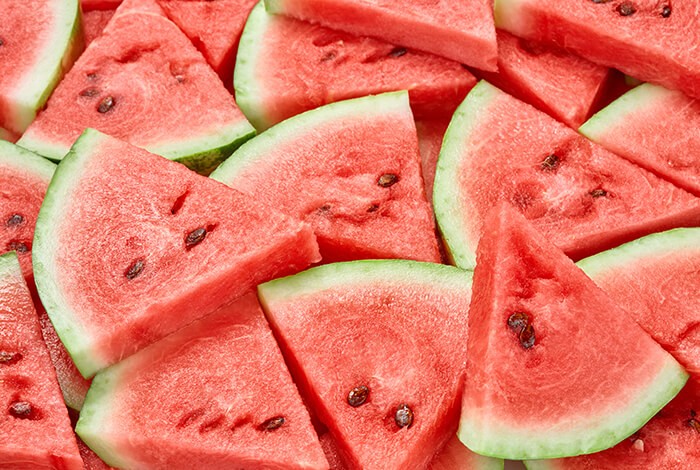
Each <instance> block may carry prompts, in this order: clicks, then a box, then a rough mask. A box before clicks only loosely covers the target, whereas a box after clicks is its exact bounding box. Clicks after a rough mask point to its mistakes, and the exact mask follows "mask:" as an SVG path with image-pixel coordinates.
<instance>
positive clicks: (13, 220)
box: [5, 214, 24, 227]
mask: <svg viewBox="0 0 700 470" xmlns="http://www.w3.org/2000/svg"><path fill="white" fill-rule="evenodd" d="M22 222H24V217H22V214H12V215H11V216H10V218H9V219H7V222H5V225H7V226H8V227H16V226H17V225H19V224H21V223H22Z"/></svg>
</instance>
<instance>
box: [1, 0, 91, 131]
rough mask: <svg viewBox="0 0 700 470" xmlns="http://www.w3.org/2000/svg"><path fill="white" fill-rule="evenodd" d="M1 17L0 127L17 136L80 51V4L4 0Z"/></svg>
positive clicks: (73, 1) (55, 0) (57, 0)
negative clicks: (29, 19) (28, 19)
mask: <svg viewBox="0 0 700 470" xmlns="http://www.w3.org/2000/svg"><path fill="white" fill-rule="evenodd" d="M0 17H1V18H2V21H1V22H0V127H4V128H5V129H7V130H8V131H10V132H12V133H14V134H21V133H22V132H24V130H25V129H26V128H27V126H29V124H31V122H32V121H33V120H34V117H35V116H36V112H37V110H38V109H39V108H41V107H42V106H43V105H44V103H45V102H46V100H47V99H48V97H49V95H50V94H51V92H52V91H53V89H54V87H55V86H56V84H57V83H58V81H59V80H60V78H61V76H62V75H63V73H64V72H65V71H66V70H67V69H68V68H69V67H70V66H71V65H72V64H73V61H74V60H75V59H76V57H77V56H78V54H80V52H81V51H82V48H83V42H82V35H81V28H80V5H79V4H78V0H24V1H21V2H12V1H3V2H2V3H0ZM27 18H31V19H32V21H30V22H28V21H27Z"/></svg>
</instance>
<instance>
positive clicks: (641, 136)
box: [580, 83, 700, 196]
mask: <svg viewBox="0 0 700 470" xmlns="http://www.w3.org/2000/svg"><path fill="white" fill-rule="evenodd" d="M580 131H581V133H582V134H584V135H585V136H587V137H588V138H589V139H591V140H593V141H595V142H597V143H599V144H600V145H602V146H603V147H605V148H607V149H609V150H610V151H612V152H615V153H617V154H618V155H621V156H623V157H625V158H627V159H628V160H630V161H632V162H634V163H636V164H637V165H639V166H642V167H644V168H646V169H647V170H649V171H652V172H654V173H656V174H657V175H659V176H661V177H662V178H666V179H668V180H669V181H671V182H673V183H674V184H676V185H677V186H680V187H681V188H684V189H686V190H687V191H690V192H692V193H693V194H695V195H696V196H700V100H694V99H692V98H688V97H687V96H686V95H684V94H683V93H681V92H679V91H672V90H667V89H665V88H662V87H660V86H656V85H651V84H648V83H647V84H644V85H641V86H638V87H637V88H634V89H633V90H631V91H629V92H627V93H626V94H625V95H624V96H622V97H621V98H619V99H618V100H617V101H615V102H614V103H612V104H610V105H609V106H608V107H607V108H605V109H603V110H602V111H600V112H598V113H597V114H596V115H595V116H593V117H592V118H591V119H590V120H589V121H588V122H587V123H586V124H584V125H583V126H582V127H581V129H580Z"/></svg>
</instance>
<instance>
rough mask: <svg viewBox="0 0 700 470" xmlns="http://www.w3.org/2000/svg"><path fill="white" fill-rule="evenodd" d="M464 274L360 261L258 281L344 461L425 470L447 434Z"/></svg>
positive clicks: (462, 328) (457, 385) (459, 364)
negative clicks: (273, 279) (422, 469)
mask: <svg viewBox="0 0 700 470" xmlns="http://www.w3.org/2000/svg"><path fill="white" fill-rule="evenodd" d="M470 280H471V273H469V272H467V271H462V270H459V269H457V268H454V267H450V266H444V265H440V264H432V263H418V262H415V261H405V260H365V261H353V262H349V263H336V264H328V265H323V266H320V267H316V268H313V269H310V270H308V271H305V272H303V273H300V274H298V275H296V276H292V277H288V278H285V279H279V280H275V281H272V282H269V283H267V284H263V285H261V286H259V287H258V293H259V295H260V298H261V301H262V303H263V307H264V309H265V312H266V315H267V317H268V320H269V321H270V324H271V326H272V329H273V331H274V332H275V335H276V337H277V339H278V341H279V343H280V345H281V348H282V351H283V353H284V354H285V357H286V359H287V362H288V364H290V368H291V370H292V375H293V376H294V378H295V381H296V383H297V384H298V385H299V386H300V388H301V390H302V393H303V394H305V398H306V399H307V401H308V403H309V404H310V405H311V408H312V410H313V411H314V414H315V415H316V416H317V418H318V419H319V420H320V421H321V422H322V423H323V424H324V425H325V426H326V427H327V428H328V430H329V432H330V434H331V435H332V437H333V439H334V440H335V442H336V444H337V446H338V451H339V454H340V455H341V456H342V458H343V460H344V461H345V463H346V464H347V465H348V467H350V468H376V469H385V468H396V469H399V468H424V467H425V466H426V465H427V464H428V463H429V462H430V461H431V459H432V457H433V454H434V453H435V449H439V448H441V447H442V446H443V445H444V444H445V443H446V442H447V441H448V440H449V439H450V437H451V436H452V435H453V433H454V429H455V426H456V422H457V417H458V414H459V400H458V395H459V393H460V390H461V388H462V387H461V382H462V377H463V376H462V371H463V368H464V360H465V357H466V356H465V350H464V345H465V341H466V320H467V318H466V317H467V308H468V303H469V298H470V296H471V290H470V285H471V282H470ZM339 351H340V352H342V354H339ZM351 403H352V404H354V406H353V405H351ZM399 423H400V424H399Z"/></svg>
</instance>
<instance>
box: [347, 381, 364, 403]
mask: <svg viewBox="0 0 700 470" xmlns="http://www.w3.org/2000/svg"><path fill="white" fill-rule="evenodd" d="M368 397H369V388H367V386H365V385H360V386H359V387H355V388H353V389H352V390H350V392H349V393H348V404H349V405H350V406H352V407H353V408H357V407H358V406H361V405H364V404H365V402H366V401H367V398H368Z"/></svg>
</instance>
